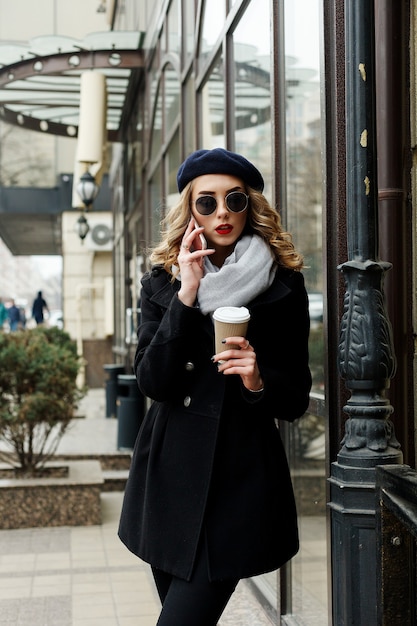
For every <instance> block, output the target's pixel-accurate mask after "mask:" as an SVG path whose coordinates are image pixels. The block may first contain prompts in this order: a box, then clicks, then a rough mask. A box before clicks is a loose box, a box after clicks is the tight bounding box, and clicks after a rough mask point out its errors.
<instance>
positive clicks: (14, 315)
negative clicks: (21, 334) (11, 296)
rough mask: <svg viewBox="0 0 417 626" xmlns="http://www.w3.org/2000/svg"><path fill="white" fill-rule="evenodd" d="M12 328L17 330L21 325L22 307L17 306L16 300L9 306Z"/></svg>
mask: <svg viewBox="0 0 417 626" xmlns="http://www.w3.org/2000/svg"><path fill="white" fill-rule="evenodd" d="M7 313H8V316H9V324H10V330H11V331H15V330H18V329H19V327H20V309H19V307H17V306H16V304H15V301H14V300H12V301H11V305H10V306H9V308H8V311H7Z"/></svg>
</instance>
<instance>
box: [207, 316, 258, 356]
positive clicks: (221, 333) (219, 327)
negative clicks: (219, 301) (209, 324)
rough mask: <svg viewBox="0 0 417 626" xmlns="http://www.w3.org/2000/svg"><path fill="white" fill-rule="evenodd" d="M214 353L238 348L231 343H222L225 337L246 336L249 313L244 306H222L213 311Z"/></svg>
mask: <svg viewBox="0 0 417 626" xmlns="http://www.w3.org/2000/svg"><path fill="white" fill-rule="evenodd" d="M213 320H214V339H215V353H216V354H218V353H219V352H224V350H230V349H233V348H238V347H239V346H237V345H235V344H231V343H226V344H225V343H222V340H223V339H226V337H246V332H247V330H248V323H249V320H250V313H249V311H248V309H247V308H246V307H244V306H240V307H238V306H222V307H219V308H218V309H216V310H215V311H214V313H213Z"/></svg>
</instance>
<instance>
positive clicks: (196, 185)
mask: <svg viewBox="0 0 417 626" xmlns="http://www.w3.org/2000/svg"><path fill="white" fill-rule="evenodd" d="M233 191H240V192H243V193H246V189H245V185H244V183H243V181H242V180H241V179H240V178H237V177H236V176H231V175H229V174H204V175H203V176H198V177H197V178H195V179H194V180H193V183H192V190H191V212H192V215H193V217H194V218H195V220H196V222H197V223H198V224H199V226H204V237H205V238H206V239H207V244H208V247H209V248H214V249H215V250H216V254H213V255H212V256H211V259H212V260H213V262H214V263H215V264H216V265H219V263H218V261H220V264H221V263H223V261H224V259H225V258H226V257H227V256H229V254H230V253H231V252H232V251H233V249H234V247H235V244H236V242H237V240H238V239H239V237H240V236H241V234H242V232H243V229H244V228H245V224H246V220H247V215H248V208H246V209H245V210H244V211H242V212H241V213H235V212H233V211H230V210H229V209H228V207H227V206H226V202H225V197H226V196H227V194H229V193H231V192H233ZM202 196H211V197H212V198H214V199H215V200H216V201H217V206H216V208H215V210H214V211H213V213H211V214H210V215H201V214H200V213H199V212H198V210H197V207H196V204H195V201H196V200H197V199H198V198H200V197H202Z"/></svg>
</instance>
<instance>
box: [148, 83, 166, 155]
mask: <svg viewBox="0 0 417 626" xmlns="http://www.w3.org/2000/svg"><path fill="white" fill-rule="evenodd" d="M162 115H163V101H162V90H161V89H159V91H158V96H157V100H156V107H155V113H154V120H153V124H152V140H151V159H152V160H153V159H154V158H155V157H156V156H157V155H158V153H159V151H160V149H161V146H162V140H163V138H162Z"/></svg>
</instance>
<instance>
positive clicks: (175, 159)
mask: <svg viewBox="0 0 417 626" xmlns="http://www.w3.org/2000/svg"><path fill="white" fill-rule="evenodd" d="M166 158H167V168H166V169H167V171H168V199H167V206H168V207H170V206H171V204H172V203H171V198H172V197H174V201H176V200H177V199H178V188H177V171H178V168H179V166H180V164H181V157H180V134H179V131H178V130H177V132H176V133H175V135H174V137H173V138H172V141H171V143H170V144H169V148H168V152H167V156H166Z"/></svg>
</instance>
